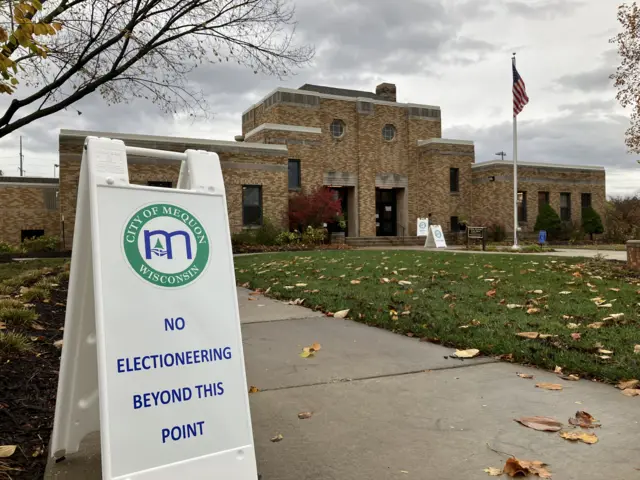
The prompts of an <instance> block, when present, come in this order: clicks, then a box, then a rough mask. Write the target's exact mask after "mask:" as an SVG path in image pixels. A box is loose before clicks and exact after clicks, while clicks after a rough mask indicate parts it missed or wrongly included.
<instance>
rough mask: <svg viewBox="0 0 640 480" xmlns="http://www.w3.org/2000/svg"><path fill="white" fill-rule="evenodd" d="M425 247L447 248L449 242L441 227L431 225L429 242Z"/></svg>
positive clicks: (425, 243) (428, 236)
mask: <svg viewBox="0 0 640 480" xmlns="http://www.w3.org/2000/svg"><path fill="white" fill-rule="evenodd" d="M424 246H425V248H447V242H446V240H445V238H444V233H442V227H441V226H440V225H431V226H430V227H429V235H427V241H426V242H424Z"/></svg>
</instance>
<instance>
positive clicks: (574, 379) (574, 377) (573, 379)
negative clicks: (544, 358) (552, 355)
mask: <svg viewBox="0 0 640 480" xmlns="http://www.w3.org/2000/svg"><path fill="white" fill-rule="evenodd" d="M560 378H561V379H562V380H566V381H567V382H577V381H578V380H580V377H579V376H577V375H573V374H571V375H562V376H561V377H560Z"/></svg>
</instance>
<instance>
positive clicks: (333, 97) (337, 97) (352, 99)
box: [242, 87, 440, 115]
mask: <svg viewBox="0 0 640 480" xmlns="http://www.w3.org/2000/svg"><path fill="white" fill-rule="evenodd" d="M276 92H287V93H297V94H299V95H300V94H301V95H313V96H314V97H320V98H327V99H330V100H342V101H346V102H370V103H374V104H376V105H390V106H392V107H417V108H433V109H435V110H440V107H438V106H437V105H422V104H419V103H400V102H389V101H386V100H378V99H375V98H369V97H345V96H342V95H331V94H329V93H318V92H313V91H311V90H298V89H295V88H283V87H278V88H275V89H274V90H272V91H271V92H269V93H268V94H266V95H265V96H264V97H262V98H261V99H260V100H259V101H258V102H256V103H254V104H253V105H251V106H250V107H249V108H247V109H246V110H245V111H244V112H242V115H244V114H245V113H247V112H249V111H251V110H253V109H254V108H256V107H257V106H258V105H260V104H261V103H262V102H264V101H265V100H266V99H267V98H269V97H270V96H271V95H273V94H274V93H276Z"/></svg>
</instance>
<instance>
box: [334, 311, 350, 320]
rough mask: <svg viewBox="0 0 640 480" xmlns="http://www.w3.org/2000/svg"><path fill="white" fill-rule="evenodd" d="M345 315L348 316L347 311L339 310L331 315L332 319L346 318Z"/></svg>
mask: <svg viewBox="0 0 640 480" xmlns="http://www.w3.org/2000/svg"><path fill="white" fill-rule="evenodd" d="M347 315H349V310H348V309H347V310H340V311H338V312H336V313H334V314H333V318H347Z"/></svg>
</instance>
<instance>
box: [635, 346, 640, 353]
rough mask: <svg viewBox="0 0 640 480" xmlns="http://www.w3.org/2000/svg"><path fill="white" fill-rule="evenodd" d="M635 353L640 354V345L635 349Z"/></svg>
mask: <svg viewBox="0 0 640 480" xmlns="http://www.w3.org/2000/svg"><path fill="white" fill-rule="evenodd" d="M633 353H640V345H636V346H635V347H633Z"/></svg>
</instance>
